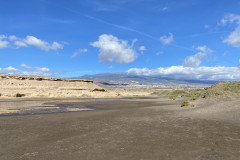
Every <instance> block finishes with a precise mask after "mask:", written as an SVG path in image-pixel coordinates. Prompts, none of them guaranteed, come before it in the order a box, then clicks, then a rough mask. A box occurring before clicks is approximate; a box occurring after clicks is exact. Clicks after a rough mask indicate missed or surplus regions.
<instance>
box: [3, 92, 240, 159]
mask: <svg viewBox="0 0 240 160" xmlns="http://www.w3.org/2000/svg"><path fill="white" fill-rule="evenodd" d="M183 100H184V99H179V100H175V101H173V100H169V99H166V98H162V97H154V96H151V97H142V98H140V97H139V98H136V97H135V98H125V99H123V100H121V99H119V100H118V99H113V100H111V99H97V100H96V99H75V100H74V99H70V100H69V99H61V100H59V99H37V101H38V103H37V104H39V101H40V102H41V101H43V102H44V103H42V104H43V105H42V106H43V107H44V104H46V105H52V106H53V105H54V104H55V105H54V106H58V107H67V106H73V105H74V106H85V107H86V108H89V110H85V111H66V112H49V113H39V112H35V111H32V113H31V112H25V113H24V112H22V114H14V113H12V114H8V115H1V116H0V127H1V130H0V137H1V141H0V146H1V147H0V159H2V160H11V159H34V160H36V159H37V160H38V159H39V160H41V159H95V160H105V159H114V160H121V159H122V160H123V159H131V160H139V159H147V160H151V159H153V160H155V159H171V160H175V159H176V160H188V159H189V160H193V159H196V160H208V159H209V160H226V159H227V160H238V159H239V157H240V152H239V147H240V134H239V133H240V125H239V124H240V123H239V122H240V121H238V120H239V119H237V118H235V119H234V120H233V119H231V118H229V117H228V116H226V117H225V118H218V117H217V116H212V115H217V114H220V115H221V116H219V117H222V116H223V115H224V112H226V114H227V115H229V114H230V113H231V112H232V113H233V114H234V113H235V115H236V113H239V110H240V109H239V107H237V102H238V101H236V102H234V101H233V102H232V105H235V107H234V106H233V108H234V109H231V108H229V107H226V108H225V109H224V107H222V110H220V111H218V113H217V114H216V113H214V107H213V106H212V108H213V109H210V108H208V107H211V106H205V108H208V114H204V115H205V116H202V115H203V113H204V112H203V111H199V110H200V109H199V108H198V107H195V108H194V107H187V108H181V107H180V106H179V104H181V102H182V101H183ZM4 101H5V103H6V101H7V100H4ZM9 101H10V100H9ZM11 101H12V100H11ZM21 101H25V102H24V103H25V104H27V103H31V105H33V103H34V101H36V100H24V99H21V100H18V102H21ZM49 101H50V102H51V103H47V102H49ZM18 102H17V103H18ZM0 103H2V102H0ZM211 113H213V114H211Z"/></svg>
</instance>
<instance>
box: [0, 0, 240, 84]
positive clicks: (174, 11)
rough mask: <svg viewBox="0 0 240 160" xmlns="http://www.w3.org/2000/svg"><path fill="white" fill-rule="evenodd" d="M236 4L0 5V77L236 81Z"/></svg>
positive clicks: (139, 0) (155, 0)
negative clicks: (104, 76)
mask: <svg viewBox="0 0 240 160" xmlns="http://www.w3.org/2000/svg"><path fill="white" fill-rule="evenodd" d="M239 8H240V1H238V0H221V1H219V0H218V1H217V0H211V1H209V0H182V1H181V2H180V1H178V0H121V1H119V0H91V1H88V0H68V1H63V0H21V1H19V0H9V1H1V2H0V24H1V25H0V60H1V63H0V72H2V73H14V74H33V75H45V76H57V77H76V76H81V75H84V74H97V73H114V72H127V73H131V74H138V75H164V76H166V77H168V76H170V77H174V78H180V79H181V78H186V77H188V78H189V79H206V80H240V70H239V67H238V66H240V53H239V52H240V10H239Z"/></svg>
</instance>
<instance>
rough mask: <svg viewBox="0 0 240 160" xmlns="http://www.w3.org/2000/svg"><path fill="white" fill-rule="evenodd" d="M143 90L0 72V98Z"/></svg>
mask: <svg viewBox="0 0 240 160" xmlns="http://www.w3.org/2000/svg"><path fill="white" fill-rule="evenodd" d="M149 94H150V93H149V92H148V91H147V90H145V91H126V90H124V89H120V90H114V91H112V90H107V89H104V88H103V87H100V86H98V85H96V84H94V83H93V81H90V80H78V79H64V78H52V77H38V76H25V75H10V74H0V98H1V99H3V98H5V99H6V98H16V97H21V98H108V97H124V96H146V95H149Z"/></svg>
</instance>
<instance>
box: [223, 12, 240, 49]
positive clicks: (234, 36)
mask: <svg viewBox="0 0 240 160" xmlns="http://www.w3.org/2000/svg"><path fill="white" fill-rule="evenodd" d="M231 23H236V24H237V27H236V28H235V29H234V31H232V32H231V33H230V35H228V36H227V37H226V38H225V39H224V40H223V42H224V43H227V44H229V45H231V46H233V47H240V15H237V14H227V15H225V16H224V18H223V19H222V20H221V22H220V23H219V24H220V25H223V26H225V25H227V24H231Z"/></svg>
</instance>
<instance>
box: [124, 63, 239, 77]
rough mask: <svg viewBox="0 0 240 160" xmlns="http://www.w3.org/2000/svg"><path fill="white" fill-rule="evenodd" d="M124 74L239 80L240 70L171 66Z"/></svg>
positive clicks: (129, 71) (234, 68)
mask: <svg viewBox="0 0 240 160" xmlns="http://www.w3.org/2000/svg"><path fill="white" fill-rule="evenodd" d="M126 73H128V74H133V75H138V76H162V77H165V78H172V79H180V80H214V81H222V80H227V81H235V80H240V69H239V68H238V67H184V66H171V67H166V68H163V67H160V68H157V69H148V68H131V69H129V70H128V71H126Z"/></svg>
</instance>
